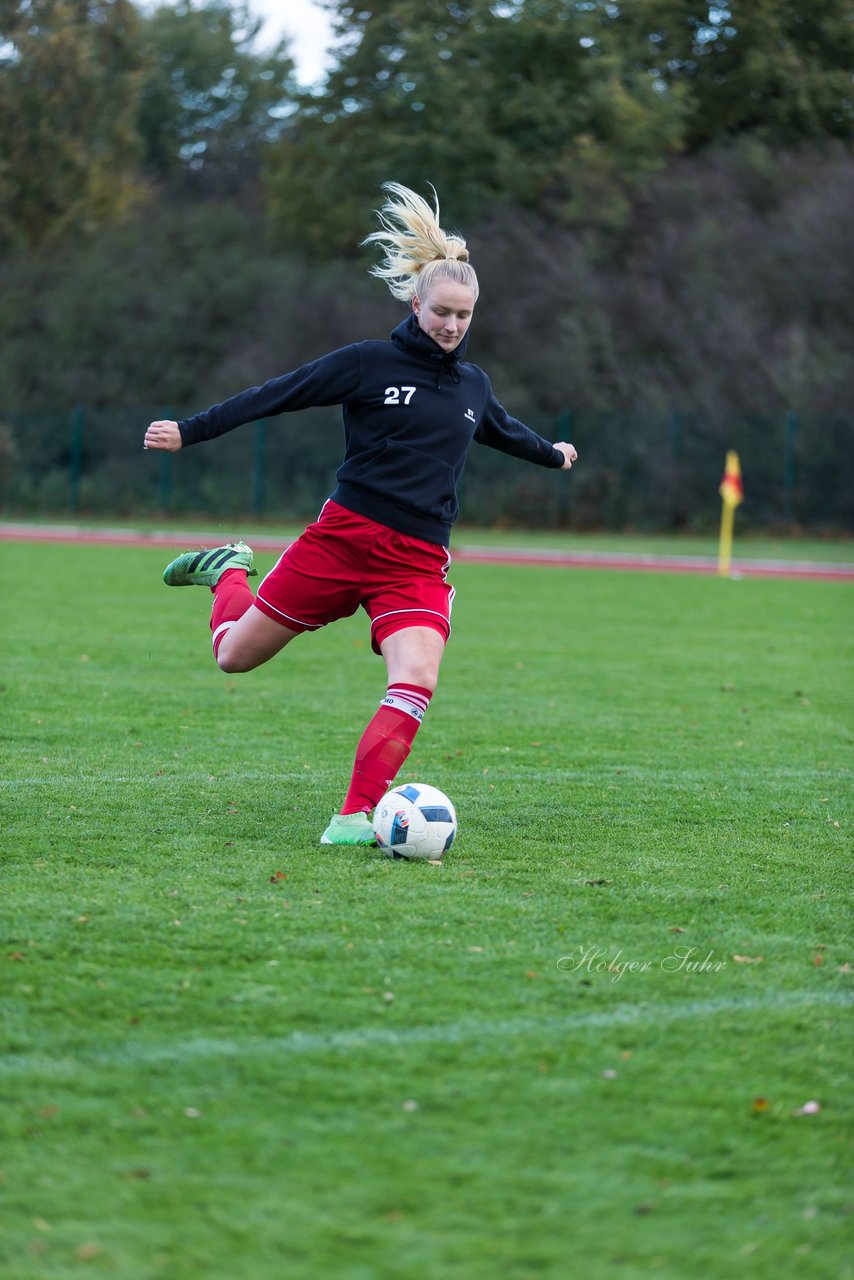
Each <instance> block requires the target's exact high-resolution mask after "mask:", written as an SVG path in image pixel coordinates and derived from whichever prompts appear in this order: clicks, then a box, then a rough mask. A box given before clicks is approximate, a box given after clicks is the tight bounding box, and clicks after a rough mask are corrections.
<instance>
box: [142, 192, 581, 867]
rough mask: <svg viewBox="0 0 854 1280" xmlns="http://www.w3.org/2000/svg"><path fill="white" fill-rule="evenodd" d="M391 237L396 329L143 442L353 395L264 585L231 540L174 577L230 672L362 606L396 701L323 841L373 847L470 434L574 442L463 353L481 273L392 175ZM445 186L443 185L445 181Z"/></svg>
mask: <svg viewBox="0 0 854 1280" xmlns="http://www.w3.org/2000/svg"><path fill="white" fill-rule="evenodd" d="M384 190H385V191H386V192H387V193H388V195H387V200H386V203H385V204H384V205H383V207H382V209H381V210H380V212H379V214H378V217H379V222H380V230H378V231H375V232H374V233H373V234H372V235H370V236H368V237H367V241H366V243H370V242H375V243H377V244H379V245H381V246H382V248H383V250H384V257H383V260H382V262H380V263H378V264H377V265H376V266H374V267H373V268H372V272H373V274H374V275H376V276H379V277H380V278H381V279H383V280H385V281H386V283H387V284H388V287H389V288H390V290H391V292H392V293H393V294H394V296H395V297H396V298H398V299H399V300H400V301H401V302H405V303H406V304H407V305H408V307H409V314H408V316H407V318H406V319H405V320H404V321H402V323H401V324H399V325H398V326H397V328H396V329H395V330H394V331H393V333H392V334H391V338H390V341H387V342H378V341H367V342H356V343H353V344H352V345H350V346H347V347H342V348H341V349H340V350H338V351H333V352H331V353H330V354H329V355H325V356H321V357H320V358H319V359H317V360H313V361H311V363H309V364H305V365H303V366H302V367H301V368H299V369H296V370H294V371H293V372H292V373H285V374H283V375H282V376H281V377H278V378H273V379H272V380H271V381H269V382H265V383H264V385H263V386H260V387H253V388H251V389H250V390H248V391H243V392H241V393H240V394H239V395H236V396H233V397H232V398H231V399H229V400H226V401H224V402H223V403H222V404H218V405H214V406H213V407H212V408H210V409H207V410H206V411H205V412H204V413H199V414H196V415H195V417H192V418H185V419H184V420H183V421H181V422H171V421H159V422H152V423H151V425H150V426H149V428H148V430H147V431H146V433H145V448H146V449H165V450H172V451H174V450H177V449H182V448H185V447H186V446H187V445H192V444H198V443H199V442H200V441H202V440H212V439H213V438H214V437H216V436H220V435H222V434H223V433H224V432H226V431H231V430H232V429H233V428H234V427H239V426H241V425H242V424H243V423H247V422H253V421H255V420H257V419H259V418H268V417H270V416H271V415H272V414H276V413H284V412H291V411H293V410H297V409H306V408H308V407H309V406H314V405H332V404H340V405H341V406H342V408H343V418H344V434H345V452H344V461H343V463H342V465H341V467H340V469H339V471H338V474H337V479H338V487H337V488H336V489H335V491H334V493H333V494H332V496H331V497H330V498H329V499H328V500H327V502H326V503H325V504H324V506H323V509H322V510H321V512H320V515H319V517H318V519H317V520H316V522H315V523H314V524H311V525H309V527H308V528H307V529H306V530H305V532H304V533H303V534H302V535H301V536H300V537H299V538H298V539H297V540H296V542H294V543H293V544H292V545H291V546H289V547H287V548H286V550H285V551H284V552H283V553H282V555H281V557H280V559H279V561H278V563H277V564H276V566H275V568H274V569H272V570H271V572H270V573H268V574H267V576H266V578H264V580H263V581H262V582H261V584H260V586H259V587H258V590H257V593H256V594H254V595H253V593H252V590H251V589H250V587H249V584H248V582H247V577H249V576H257V573H256V570H255V569H254V568H253V567H252V550H251V548H249V547H248V546H246V544H245V543H242V542H238V543H233V544H230V545H228V546H223V547H216V548H214V549H213V550H202V551H188V552H185V553H184V554H183V555H180V556H178V558H177V559H176V560H173V561H172V563H171V564H170V565H168V567H167V568H166V570H165V572H164V575H163V577H164V581H165V582H166V584H167V585H168V586H172V587H182V586H207V587H210V588H211V589H212V591H213V597H214V598H213V613H212V618H211V630H212V631H213V649H214V655H215V657H216V660H217V662H218V664H219V666H220V667H221V668H222V670H223V671H228V672H235V671H251V670H252V669H253V668H254V667H257V666H259V665H260V664H261V663H263V662H267V661H268V660H269V659H270V658H272V657H273V656H274V654H276V653H278V652H279V650H280V649H283V648H284V647H285V645H287V644H290V642H291V641H292V640H293V639H295V638H296V637H297V636H298V635H301V634H302V632H304V631H316V630H317V629H318V628H320V627H323V626H325V625H326V624H327V623H328V622H333V621H334V620H335V619H337V618H345V617H349V616H350V615H351V614H353V613H355V612H356V610H357V609H358V607H359V606H360V605H361V606H362V608H363V609H364V610H365V611H366V613H367V614H368V617H369V618H370V622H371V643H372V646H373V649H374V651H375V652H377V653H379V654H381V655H382V657H383V658H384V660H385V664H386V670H387V674H388V688H387V692H386V696H385V697H384V698H383V700H382V702H381V703H380V707H379V710H378V711H377V712H376V714H375V715H374V717H373V719H372V720H371V721H370V723H369V724H368V726H367V728H366V729H365V731H364V733H363V734H362V737H361V740H360V742H359V744H358V747H357V748H356V759H355V763H354V766H353V772H352V777H351V781H350V787H349V790H348V791H347V794H346V796H345V798H344V803H343V804H342V805H341V809H340V812H338V813H336V814H334V815H333V817H332V820H331V821H330V823H329V826H328V827H327V828H326V830H325V832H324V833H323V835H322V836H321V843H322V844H344V845H355V844H373V843H374V834H373V828H372V825H371V822H370V818H369V815H370V813H371V812H372V810H373V809H374V807H375V805H376V804H377V802H378V801H379V800H380V799H381V797H382V796H383V795H384V794H385V792H386V791H387V790H388V789H389V787H390V786H391V783H392V782H393V780H394V778H395V777H396V775H397V773H398V771H399V769H400V767H401V765H402V764H403V762H404V760H405V759H406V758H407V756H408V755H409V752H410V749H411V747H412V743H413V740H414V738H415V734H416V732H417V730H418V728H419V726H420V724H421V721H422V719H423V717H424V713H425V712H426V710H427V706H428V704H429V702H430V699H431V697H432V695H433V692H434V690H435V688H436V683H437V680H438V675H439V664H440V662H441V660H442V654H443V652H444V649H445V644H446V641H447V639H448V636H449V634H450V618H451V602H452V600H453V595H454V591H453V588H452V587H451V586H450V584H449V583H448V581H447V571H448V568H449V566H450V556H449V554H448V549H447V548H448V542H449V539H450V532H451V526H452V525H453V523H454V521H455V520H456V518H457V515H458V514H459V506H458V503H457V484H458V482H459V479H460V476H461V474H462V470H463V466H464V464H465V461H466V455H467V454H468V451H469V448H470V446H471V444H472V442H473V441H474V442H476V443H477V444H485V445H489V446H490V448H493V449H499V450H501V452H503V453H508V454H512V455H513V457H516V458H522V459H524V460H525V461H527V462H533V463H537V464H539V465H540V466H544V467H554V468H561V469H563V470H569V468H570V467H571V466H572V464H573V462H574V461H575V458H576V451H575V449H574V448H573V446H572V445H571V444H567V443H566V442H563V441H561V442H560V443H558V444H551V443H550V442H549V441H548V440H545V439H543V437H542V436H539V435H537V434H536V433H535V432H534V431H532V430H531V429H530V428H529V427H526V426H525V425H524V424H523V423H521V422H518V421H517V420H516V419H515V418H511V417H510V415H509V414H508V413H507V412H506V411H505V410H504V409H503V408H502V406H501V405H500V404H499V403H498V401H497V400H496V398H495V395H494V394H493V391H492V387H491V386H490V383H489V379H488V378H487V376H486V374H485V373H484V372H483V370H482V369H479V368H478V367H477V365H474V364H469V363H468V362H466V361H465V360H464V359H463V356H464V354H465V348H466V340H467V333H468V328H469V325H470V324H471V319H472V313H473V312H474V308H475V303H476V301H477V296H478V282H477V276H476V275H475V272H474V269H473V267H472V266H471V264H470V263H469V254H468V250H467V249H466V245H465V241H464V240H462V239H461V238H460V237H459V236H457V235H450V234H448V233H446V232H445V231H443V230H442V227H441V225H440V223H439V202H438V199H437V200H436V203H435V209H433V208H431V207H430V205H429V204H427V203H426V201H424V200H422V199H421V197H420V196H418V195H416V194H415V193H414V192H413V191H410V190H408V188H406V187H403V186H401V185H400V184H399V183H396V182H389V183H386V184H385V187H384ZM434 194H435V193H434Z"/></svg>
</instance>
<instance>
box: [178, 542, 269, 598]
mask: <svg viewBox="0 0 854 1280" xmlns="http://www.w3.org/2000/svg"><path fill="white" fill-rule="evenodd" d="M226 569H245V570H246V572H247V573H248V574H249V577H250V578H257V576H258V570H257V569H253V567H252V548H251V547H247V545H246V543H245V542H229V544H228V546H226V547H214V548H213V550H210V551H206V550H203V551H185V552H184V554H183V555H180V556H178V558H177V559H176V560H173V561H172V563H171V564H167V566H166V568H165V569H164V570H163V581H164V582H165V583H166V585H167V587H215V586H216V584H217V583H218V582H219V580H220V578H221V577H222V575H223V574H224V573H225V571H226Z"/></svg>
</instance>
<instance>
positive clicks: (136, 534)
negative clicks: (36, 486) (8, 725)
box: [0, 523, 854, 582]
mask: <svg viewBox="0 0 854 1280" xmlns="http://www.w3.org/2000/svg"><path fill="white" fill-rule="evenodd" d="M223 536H224V537H227V536H228V535H223ZM0 541H6V542H65V543H78V544H80V545H101V546H111V547H168V548H170V549H171V550H174V551H175V552H176V553H177V552H178V551H181V550H184V549H185V548H186V547H191V546H206V545H208V546H216V545H217V543H216V541H215V539H214V538H212V537H211V535H210V534H209V533H208V534H196V533H182V532H152V533H146V532H143V531H140V530H138V529H97V528H92V527H85V526H78V525H31V524H24V523H5V524H0ZM287 545H288V539H285V538H273V537H269V536H267V535H264V536H261V537H253V538H252V546H253V547H254V548H255V550H256V551H275V552H279V551H282V550H283V549H284V547H285V546H287ZM453 557H454V560H455V561H456V562H458V563H460V564H466V563H468V564H503V565H513V564H518V565H535V566H538V567H540V568H542V567H543V566H547V567H551V568H555V569H623V570H628V571H633V572H650V573H705V574H716V573H717V571H718V564H717V560H716V559H715V558H714V557H713V556H679V555H657V554H646V553H641V552H622V551H534V550H522V549H514V548H502V547H476V546H459V547H455V548H454V550H453ZM732 576H733V577H734V578H737V577H742V578H811V579H818V580H823V581H825V582H854V564H832V563H826V562H821V561H812V560H737V561H734V562H733V565H732Z"/></svg>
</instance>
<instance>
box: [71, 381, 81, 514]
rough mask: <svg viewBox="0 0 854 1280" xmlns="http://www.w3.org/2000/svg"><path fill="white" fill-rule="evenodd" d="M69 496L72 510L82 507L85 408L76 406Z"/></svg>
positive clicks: (73, 418)
mask: <svg viewBox="0 0 854 1280" xmlns="http://www.w3.org/2000/svg"><path fill="white" fill-rule="evenodd" d="M68 465H69V476H68V496H69V502H70V504H71V510H72V511H73V512H75V513H76V512H77V509H78V507H79V506H80V473H81V472H82V470H83V408H82V406H81V405H79V404H76V405H75V406H74V408H73V409H72V410H71V456H70V458H69V464H68Z"/></svg>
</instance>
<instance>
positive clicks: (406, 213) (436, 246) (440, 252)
mask: <svg viewBox="0 0 854 1280" xmlns="http://www.w3.org/2000/svg"><path fill="white" fill-rule="evenodd" d="M383 191H387V192H388V193H389V198H388V199H387V200H386V202H385V204H384V205H383V207H382V208H381V209H378V210H377V217H378V218H379V221H380V226H381V228H382V229H381V230H380V231H374V232H372V233H371V235H369V236H366V237H365V239H364V240H363V241H362V243H363V244H380V245H382V246H383V248H384V250H385V256H384V258H383V260H382V262H379V263H377V264H376V265H375V266H373V267H371V275H374V276H378V277H379V279H380V280H385V282H386V284H387V285H388V287H389V289H390V290H391V292H392V293H393V294H394V296H395V298H398V299H399V300H400V301H401V302H410V301H411V300H412V298H413V297H415V296H416V295H417V296H418V297H419V298H422V299H423V297H424V295H425V294H426V292H427V289H428V288H429V287H430V285H431V284H432V283H434V282H436V281H438V280H452V281H453V282H454V283H455V284H462V285H465V286H466V287H467V288H469V289H471V290H472V291H473V293H474V296H475V298H477V294H478V283H477V275H476V274H475V270H474V267H472V266H471V265H470V264H469V260H468V259H469V251H468V249H467V248H466V242H465V240H463V239H462V237H461V236H458V235H449V234H448V233H447V232H445V231H443V230H442V228H441V226H440V224H439V197H438V196H437V195H436V189H435V187H434V188H433V196H434V198H435V201H436V207H435V209H431V208H430V206H429V204H428V203H427V201H426V200H422V198H421V196H419V195H416V193H415V192H414V191H410V190H409V188H408V187H404V186H401V184H400V183H399V182H384V183H383Z"/></svg>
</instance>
